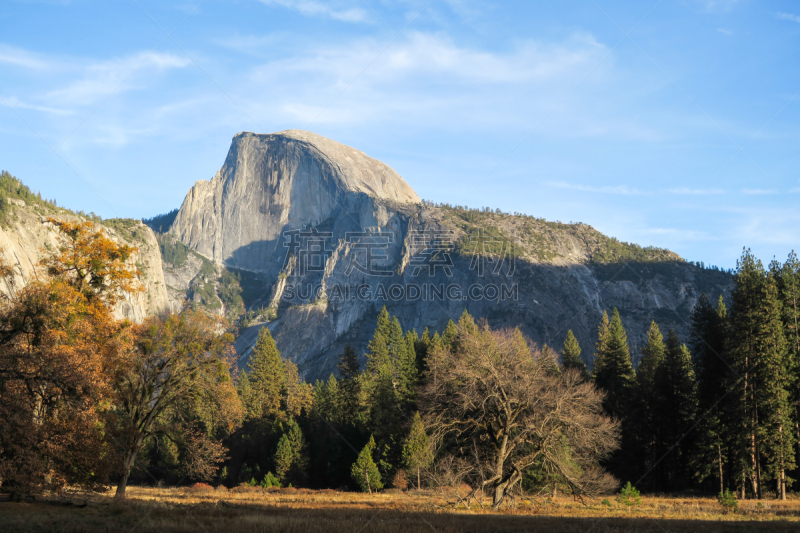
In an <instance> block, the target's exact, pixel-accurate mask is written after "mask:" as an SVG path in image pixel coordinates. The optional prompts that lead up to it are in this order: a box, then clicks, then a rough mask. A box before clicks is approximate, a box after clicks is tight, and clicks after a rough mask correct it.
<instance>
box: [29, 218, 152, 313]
mask: <svg viewBox="0 0 800 533" xmlns="http://www.w3.org/2000/svg"><path fill="white" fill-rule="evenodd" d="M48 221H49V222H50V223H52V224H53V225H55V226H56V227H58V228H59V229H60V230H61V232H62V233H63V234H64V235H65V236H66V242H65V244H64V245H62V246H61V247H60V248H59V251H58V253H55V254H52V255H49V256H48V257H46V258H45V259H44V260H43V261H42V264H43V266H44V267H45V268H46V269H47V273H48V274H49V275H50V277H52V278H56V279H60V280H62V281H63V282H66V283H69V284H70V285H72V287H74V288H75V290H76V291H78V292H79V293H81V294H83V295H85V296H86V297H87V298H89V299H91V298H93V297H95V296H101V297H102V298H103V299H104V301H105V303H106V304H108V305H113V304H114V302H115V301H116V299H117V298H119V296H120V295H121V293H122V292H129V293H131V292H138V291H141V290H142V287H141V286H140V285H139V284H138V283H137V279H138V276H139V275H140V274H141V273H140V272H139V270H138V269H137V268H136V267H135V266H132V265H130V259H131V257H132V256H133V254H135V253H136V252H137V251H138V250H137V249H136V248H135V247H132V246H128V245H126V244H117V243H115V242H114V241H112V240H111V239H109V238H108V237H107V236H106V234H105V233H103V232H102V231H97V230H96V229H95V225H94V224H93V223H92V222H67V221H62V220H57V219H54V218H49V219H48Z"/></svg>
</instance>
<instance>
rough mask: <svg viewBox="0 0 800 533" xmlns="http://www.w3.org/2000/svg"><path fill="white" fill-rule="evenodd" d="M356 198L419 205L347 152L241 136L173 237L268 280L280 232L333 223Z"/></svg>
mask: <svg viewBox="0 0 800 533" xmlns="http://www.w3.org/2000/svg"><path fill="white" fill-rule="evenodd" d="M359 196H363V197H369V198H376V199H382V200H386V201H390V202H395V203H417V202H419V201H420V199H419V197H418V196H417V195H416V193H415V192H414V191H413V190H412V189H411V187H410V186H409V185H408V184H407V183H406V182H405V181H404V180H403V178H401V177H400V176H399V175H398V174H397V173H396V172H395V171H394V170H392V169H391V168H389V167H388V166H387V165H385V164H383V163H381V162H380V161H377V160H375V159H372V158H370V157H368V156H366V155H365V154H364V153H362V152H359V151H358V150H355V149H353V148H350V147H349V146H345V145H343V144H339V143H337V142H335V141H332V140H330V139H326V138H324V137H321V136H319V135H316V134H313V133H310V132H306V131H299V130H289V131H284V132H280V133H275V134H271V135H258V134H255V133H240V134H238V135H236V136H235V137H234V138H233V143H232V144H231V148H230V151H229V152H228V157H227V158H226V160H225V164H224V165H223V166H222V168H221V169H220V171H219V172H218V173H217V174H216V175H215V176H214V178H213V179H212V180H211V181H198V182H197V183H195V185H194V187H192V188H191V190H190V191H189V194H187V195H186V199H185V200H184V202H183V205H182V206H181V209H180V211H179V212H178V215H177V217H176V219H175V222H174V223H173V225H172V227H171V229H170V233H172V234H173V235H174V236H175V237H177V238H178V239H179V240H180V241H182V242H183V243H184V244H186V245H187V246H188V247H189V248H191V249H193V250H195V251H197V252H199V253H201V254H203V255H204V256H206V257H208V258H209V259H211V260H213V261H214V262H216V263H224V264H226V265H228V266H232V267H237V268H242V269H246V270H252V271H265V272H270V271H271V270H272V269H273V268H274V265H273V264H272V261H271V259H272V256H273V255H274V254H275V253H276V252H279V253H280V252H283V251H284V250H285V249H284V248H283V247H282V246H281V239H280V236H281V234H282V232H283V231H285V230H287V229H297V228H303V227H306V226H309V225H314V226H316V225H319V224H321V223H323V222H324V221H327V220H330V219H332V218H336V217H337V216H338V215H340V214H341V213H342V212H343V210H344V207H345V205H346V204H348V203H351V202H353V201H354V199H356V198H357V197H359Z"/></svg>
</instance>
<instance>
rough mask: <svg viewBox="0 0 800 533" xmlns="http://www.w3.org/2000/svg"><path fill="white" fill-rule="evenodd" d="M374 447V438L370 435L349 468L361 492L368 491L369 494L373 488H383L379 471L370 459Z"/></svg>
mask: <svg viewBox="0 0 800 533" xmlns="http://www.w3.org/2000/svg"><path fill="white" fill-rule="evenodd" d="M375 447H376V445H375V439H374V438H372V437H371V436H370V438H369V442H368V443H367V445H366V446H364V448H362V450H361V452H359V454H358V458H357V459H356V462H355V463H353V468H352V469H351V476H352V478H353V481H355V482H356V484H357V485H358V486H359V487H360V488H361V491H362V492H369V493H370V494H372V491H373V490H379V489H382V488H383V483H382V482H381V473H380V472H379V471H378V467H377V465H376V464H375V461H374V460H373V459H372V452H373V451H374V450H375Z"/></svg>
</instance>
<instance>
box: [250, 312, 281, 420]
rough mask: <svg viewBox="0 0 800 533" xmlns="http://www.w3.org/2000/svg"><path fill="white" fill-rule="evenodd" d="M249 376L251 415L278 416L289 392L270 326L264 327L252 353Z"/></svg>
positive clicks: (255, 416) (279, 354) (253, 416)
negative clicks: (282, 401) (287, 391)
mask: <svg viewBox="0 0 800 533" xmlns="http://www.w3.org/2000/svg"><path fill="white" fill-rule="evenodd" d="M247 366H248V369H249V371H248V373H247V374H248V379H249V382H250V390H251V393H250V401H249V405H247V406H246V407H247V411H248V415H249V416H250V417H251V418H267V417H272V416H276V415H278V414H279V413H280V411H281V400H282V399H283V396H284V394H285V392H286V375H285V373H284V368H283V359H281V353H280V352H279V351H278V347H277V346H276V345H275V341H274V340H273V338H272V334H271V333H270V331H269V328H267V327H263V328H261V331H259V333H258V340H257V341H256V345H255V346H254V347H253V351H252V352H251V353H250V360H249V361H248V363H247Z"/></svg>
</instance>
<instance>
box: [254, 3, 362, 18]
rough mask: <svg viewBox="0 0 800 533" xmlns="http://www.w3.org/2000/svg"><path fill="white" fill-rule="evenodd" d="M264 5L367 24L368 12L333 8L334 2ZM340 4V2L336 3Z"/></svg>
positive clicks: (348, 8) (357, 9) (307, 14)
mask: <svg viewBox="0 0 800 533" xmlns="http://www.w3.org/2000/svg"><path fill="white" fill-rule="evenodd" d="M259 1H260V2H261V3H262V4H266V5H277V6H281V7H285V8H287V9H294V10H295V11H298V12H300V13H301V14H303V15H306V16H310V17H326V18H331V19H333V20H340V21H342V22H367V21H368V20H369V17H368V16H367V12H366V11H365V10H363V9H361V8H359V7H346V6H341V7H340V6H338V5H337V6H333V5H331V4H333V3H334V2H317V1H315V0H259ZM336 3H337V4H338V2H336Z"/></svg>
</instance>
